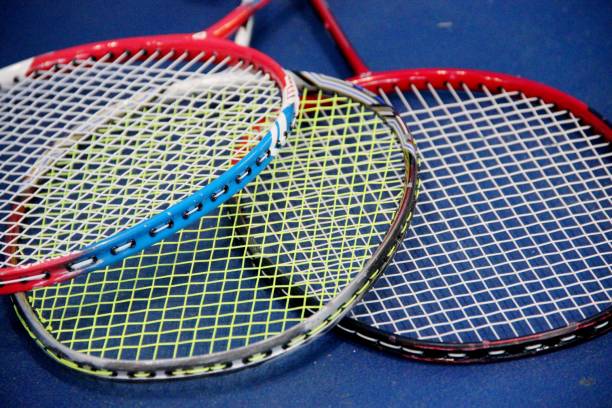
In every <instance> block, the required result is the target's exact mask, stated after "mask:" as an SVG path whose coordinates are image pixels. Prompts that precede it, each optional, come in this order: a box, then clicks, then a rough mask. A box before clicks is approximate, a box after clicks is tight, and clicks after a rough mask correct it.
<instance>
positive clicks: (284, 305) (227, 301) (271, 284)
mask: <svg viewBox="0 0 612 408" xmlns="http://www.w3.org/2000/svg"><path fill="white" fill-rule="evenodd" d="M295 75H296V81H295V82H296V83H297V84H298V89H299V90H300V94H301V104H300V109H299V110H298V112H299V113H298V117H297V121H296V125H295V127H294V130H293V131H292V133H291V135H290V138H291V142H290V143H287V145H286V146H284V147H282V148H280V150H279V157H278V158H277V160H275V161H274V162H273V163H272V164H271V166H270V167H268V168H267V169H266V170H264V171H263V172H262V173H261V174H260V176H259V177H258V178H256V179H255V180H253V181H252V182H251V183H249V185H248V186H247V187H246V188H245V189H244V190H242V191H241V192H240V193H238V194H236V195H235V196H234V197H233V198H232V199H231V200H229V201H228V202H226V203H225V204H224V205H223V206H221V207H219V208H218V209H217V210H215V211H214V212H213V213H211V214H209V215H206V216H204V217H202V218H201V219H200V220H199V222H198V223H197V224H195V225H194V226H192V227H188V228H184V229H182V230H180V231H179V232H178V233H177V234H175V235H173V236H172V237H169V238H167V239H165V240H163V241H161V242H159V243H157V244H155V245H153V246H151V247H149V248H147V249H145V250H144V251H142V252H140V253H138V254H137V255H133V256H131V257H128V258H126V259H124V260H123V261H122V262H121V263H120V264H119V265H116V266H112V267H107V268H106V269H103V270H97V271H93V272H91V273H88V274H85V275H81V276H78V277H76V278H75V279H73V280H70V281H67V282H63V283H61V284H59V285H54V286H50V287H45V288H40V289H36V290H33V291H31V292H28V293H19V294H17V295H16V296H14V297H13V300H14V304H15V309H16V311H17V314H18V316H19V317H20V319H21V321H22V323H23V324H24V326H25V327H26V329H27V330H28V332H29V333H30V335H31V336H32V337H33V338H34V339H35V340H36V343H37V344H38V345H39V346H41V347H42V349H43V350H44V351H45V352H46V353H47V354H49V355H50V356H51V357H52V358H54V359H55V360H57V361H58V362H60V363H61V364H63V365H65V366H67V367H70V368H72V369H74V370H78V371H81V372H84V373H87V374H90V375H95V376H100V377H104V378H112V379H125V380H157V379H167V378H179V377H185V376H194V375H206V374H213V373H221V372H228V371H232V370H236V369H240V368H243V367H246V366H250V365H254V364H257V363H261V362H263V361H266V360H269V359H271V358H273V357H277V356H280V355H283V354H285V353H287V352H289V351H291V350H295V349H297V348H298V347H299V346H302V345H303V344H306V343H307V342H308V341H311V340H312V339H314V338H316V337H317V336H318V335H320V334H321V333H323V332H324V331H326V330H327V329H329V328H330V327H332V326H333V325H334V324H335V323H336V322H337V321H338V320H339V319H340V318H341V317H342V316H343V315H344V314H345V313H346V312H347V311H348V309H349V308H350V307H351V306H352V305H353V304H355V302H357V301H358V299H359V298H360V297H361V296H362V295H363V293H364V292H365V291H366V289H367V288H368V287H369V286H370V285H371V284H372V282H373V281H374V279H375V278H376V276H377V275H378V274H379V273H380V272H381V271H382V269H383V268H384V265H385V264H386V262H388V260H389V259H390V257H391V256H392V254H393V252H394V250H395V248H396V247H397V244H398V242H400V241H401V239H402V237H403V236H404V234H405V232H406V229H407V225H408V221H409V220H410V217H411V213H412V208H413V205H414V200H415V196H416V159H415V153H414V146H413V144H412V139H411V138H410V135H409V134H408V133H407V132H406V128H405V126H404V124H403V122H402V121H401V120H400V119H399V117H397V116H396V115H395V114H394V112H393V110H392V109H391V108H390V107H388V106H386V105H384V104H381V101H380V100H379V99H378V98H377V97H375V96H374V95H372V94H370V93H369V92H367V91H364V90H361V89H360V88H358V87H355V86H354V85H352V84H350V83H347V82H344V81H340V80H337V79H334V78H329V77H326V76H321V75H316V74H309V73H297V74H295ZM247 142H248V141H247V140H242V141H240V142H239V143H238V146H237V148H238V147H239V145H240V144H241V143H247ZM246 246H248V247H249V249H250V250H251V251H254V250H257V252H258V253H259V254H260V255H261V256H260V258H262V259H266V260H267V261H269V262H268V263H264V262H261V263H254V262H253V257H252V255H249V254H248V253H247V252H246V251H245V247H246Z"/></svg>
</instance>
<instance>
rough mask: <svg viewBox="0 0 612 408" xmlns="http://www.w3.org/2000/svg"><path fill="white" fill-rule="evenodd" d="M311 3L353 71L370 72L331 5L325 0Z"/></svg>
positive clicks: (311, 1) (357, 72)
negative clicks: (341, 26) (343, 29)
mask: <svg viewBox="0 0 612 408" xmlns="http://www.w3.org/2000/svg"><path fill="white" fill-rule="evenodd" d="M310 4H312V7H313V8H314V9H315V10H316V12H317V14H318V15H319V17H320V18H321V20H322V21H323V25H324V26H325V29H326V30H327V31H328V32H329V33H330V34H331V36H332V38H333V39H334V41H335V42H336V46H338V48H340V52H341V53H342V55H344V58H345V59H346V60H347V61H348V63H349V65H350V67H351V68H352V70H353V72H355V73H356V74H365V73H369V72H370V69H369V68H368V67H367V66H366V64H365V63H364V62H363V60H362V59H361V57H359V55H358V54H357V51H355V48H354V47H353V45H352V44H351V42H350V41H349V39H348V38H346V35H345V34H344V32H342V29H341V28H340V25H339V24H338V21H337V20H336V18H335V17H334V15H333V14H332V13H331V11H330V10H329V6H328V5H327V3H326V2H325V0H310Z"/></svg>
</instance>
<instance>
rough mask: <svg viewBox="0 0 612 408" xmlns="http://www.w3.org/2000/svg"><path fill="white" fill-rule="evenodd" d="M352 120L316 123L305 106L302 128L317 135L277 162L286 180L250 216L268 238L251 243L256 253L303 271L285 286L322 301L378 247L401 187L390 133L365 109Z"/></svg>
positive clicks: (263, 193) (330, 118)
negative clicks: (352, 136)
mask: <svg viewBox="0 0 612 408" xmlns="http://www.w3.org/2000/svg"><path fill="white" fill-rule="evenodd" d="M331 103H332V101H325V104H331ZM333 103H337V102H336V101H333ZM351 117H352V118H354V119H355V120H353V122H354V123H351V124H350V126H343V127H338V126H334V121H335V112H334V110H332V111H331V112H330V113H328V114H326V115H322V114H319V115H318V116H315V117H311V115H309V111H308V108H307V107H305V108H303V116H302V117H301V120H302V123H301V124H302V127H303V126H306V127H307V128H314V129H317V131H316V132H312V133H311V137H312V138H313V139H312V140H301V141H300V142H302V143H301V145H296V146H295V153H294V154H292V157H293V158H295V159H294V160H282V161H279V162H278V163H275V164H274V167H275V170H276V174H281V175H282V176H281V177H278V176H277V177H275V179H274V182H275V184H273V185H271V186H268V185H263V186H265V187H267V190H264V189H263V188H260V190H258V191H256V192H254V194H253V196H254V197H255V198H254V199H253V208H254V209H256V210H257V217H254V218H253V217H250V224H251V225H254V224H255V225H258V226H260V228H261V231H262V232H261V234H258V235H256V236H254V237H253V238H255V239H254V240H253V241H251V248H257V252H258V253H259V254H260V255H261V256H262V257H265V258H266V259H267V260H268V261H269V263H271V264H272V265H274V270H275V271H276V270H282V269H283V268H285V267H288V266H289V263H290V267H291V268H297V270H299V271H300V273H297V274H293V275H292V281H291V282H289V284H288V285H287V286H288V287H290V288H292V289H294V290H297V291H298V292H300V291H301V292H302V293H308V294H309V296H310V297H313V296H314V297H316V298H317V299H318V300H319V301H320V302H323V301H325V300H326V299H328V298H329V297H331V296H333V295H334V294H335V293H336V292H337V288H336V285H337V284H338V276H344V277H345V280H346V281H348V280H349V279H350V277H351V271H352V270H353V269H354V268H355V266H356V265H359V264H360V262H362V259H363V256H364V255H367V254H368V253H369V251H371V248H372V247H373V246H375V245H376V244H378V243H379V242H378V241H377V239H379V238H380V237H381V235H380V231H381V230H383V229H384V228H386V226H388V224H389V221H388V220H389V219H390V217H392V216H393V213H392V211H391V210H390V209H395V208H396V207H397V204H398V189H400V190H401V188H402V181H403V180H402V175H401V174H402V171H401V169H403V167H402V163H403V157H402V153H401V149H399V148H398V146H399V145H398V144H397V143H398V142H397V140H395V139H393V138H392V137H391V134H390V131H389V128H388V127H386V125H384V123H383V122H382V121H381V120H380V119H379V118H376V117H375V115H373V114H372V113H371V112H367V114H366V112H365V111H364V110H363V108H361V109H360V110H358V111H355V112H354V113H352V114H351ZM352 134H355V135H359V136H360V137H359V138H351V135H352ZM370 135H371V137H370ZM306 146H308V148H306ZM373 152H374V153H373ZM338 158H341V160H338ZM398 168H399V169H400V170H399V171H398V170H397V169H398ZM394 169H395V171H394ZM258 186H262V185H258ZM263 186H262V187H263ZM275 192H277V193H276V194H275ZM260 197H261V198H260ZM274 197H278V198H274ZM287 201H288V202H289V203H291V206H287V205H286V204H284V203H283V202H287ZM263 206H265V207H263ZM385 210H388V211H389V214H387V217H385V216H383V213H385ZM264 213H265V214H266V217H265V218H260V216H261V214H264ZM254 241H256V242H254ZM302 253H305V254H308V255H307V256H300V254H302ZM339 270H340V271H341V272H339Z"/></svg>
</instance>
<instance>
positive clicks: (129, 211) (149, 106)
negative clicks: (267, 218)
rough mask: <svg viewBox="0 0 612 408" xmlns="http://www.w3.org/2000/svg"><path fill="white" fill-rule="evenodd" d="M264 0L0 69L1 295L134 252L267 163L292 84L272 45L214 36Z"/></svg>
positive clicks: (286, 119)
mask: <svg viewBox="0 0 612 408" xmlns="http://www.w3.org/2000/svg"><path fill="white" fill-rule="evenodd" d="M267 2H268V0H261V1H247V2H244V4H242V5H241V6H239V7H238V8H236V9H235V10H234V11H233V12H231V13H230V14H229V15H228V16H227V17H226V18H224V19H222V20H221V21H219V22H218V23H216V24H214V25H213V26H211V27H210V29H209V30H208V31H205V32H200V33H196V34H178V35H161V36H151V37H138V38H127V39H119V40H113V41H104V42H99V43H94V44H86V45H81V46H76V47H72V48H68V49H65V50H61V51H55V52H51V53H48V54H43V55H40V56H37V57H34V58H30V59H28V60H25V61H22V62H19V63H16V64H14V65H11V66H9V67H5V68H3V69H0V86H1V88H0V129H1V130H0V151H1V153H0V154H1V157H0V163H1V164H0V170H1V173H2V174H1V175H0V195H1V197H0V198H1V201H0V234H1V236H0V294H6V293H12V292H16V291H24V290H29V289H31V288H34V287H40V286H43V285H50V284H53V283H57V282H60V281H63V280H66V279H70V278H73V277H74V276H76V275H78V274H81V273H84V272H90V271H92V270H95V269H100V268H104V267H105V266H107V265H109V264H112V263H114V262H118V261H120V260H121V259H124V258H125V257H127V256H130V255H132V254H134V253H136V252H138V251H141V250H142V249H143V248H146V247H148V246H150V245H152V244H153V243H155V242H158V241H160V240H163V239H165V238H167V237H169V236H170V235H172V234H174V233H175V232H176V231H178V230H180V229H181V228H184V227H185V226H187V225H189V224H191V223H193V222H194V221H196V220H197V219H198V218H199V217H200V216H202V215H204V214H206V213H208V212H210V211H211V210H213V209H214V208H216V207H217V206H219V205H221V204H222V203H223V202H225V201H226V200H227V199H228V198H229V197H231V196H232V195H233V194H235V193H236V192H237V191H238V190H240V189H241V188H242V187H244V186H245V185H246V184H247V183H248V182H250V181H251V180H252V179H253V178H254V177H255V176H256V175H257V174H258V173H260V172H261V170H262V169H264V168H265V167H266V166H267V164H268V163H269V162H270V161H271V159H272V157H273V156H274V155H275V153H276V149H277V148H278V146H279V145H280V144H281V143H282V142H283V140H284V137H285V133H286V130H287V128H288V126H289V125H290V123H291V122H292V120H293V118H294V115H295V109H296V105H297V101H298V99H297V95H296V90H295V85H294V84H293V82H292V81H291V79H290V78H289V77H287V76H286V74H285V73H284V71H283V70H282V69H281V68H280V67H279V66H278V64H276V63H275V62H274V61H273V60H272V59H271V58H269V57H267V56H266V55H264V54H262V53H260V52H258V51H255V50H252V49H248V48H244V47H240V46H238V45H235V44H233V43H231V42H229V41H225V40H222V39H220V38H217V37H225V36H227V35H229V34H231V33H232V32H233V31H234V30H235V29H237V28H238V27H239V26H240V24H242V23H243V22H244V21H246V19H247V18H248V16H249V15H251V14H252V13H253V12H254V11H255V10H256V9H258V8H260V7H261V6H263V5H264V4H266V3H267ZM245 141H246V143H243V142H245Z"/></svg>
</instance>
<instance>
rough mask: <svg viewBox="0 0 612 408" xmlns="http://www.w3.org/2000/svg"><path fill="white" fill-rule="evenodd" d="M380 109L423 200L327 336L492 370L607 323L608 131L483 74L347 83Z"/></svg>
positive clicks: (563, 99)
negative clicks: (413, 149)
mask: <svg viewBox="0 0 612 408" xmlns="http://www.w3.org/2000/svg"><path fill="white" fill-rule="evenodd" d="M352 81H354V82H355V83H357V84H359V85H361V86H363V87H365V88H367V89H369V90H371V91H373V92H377V93H379V95H381V97H382V98H383V99H384V100H385V101H386V102H387V103H389V104H392V105H393V106H394V107H395V108H396V109H397V110H398V111H400V112H401V113H400V115H401V117H402V119H403V120H404V121H405V122H406V125H407V126H408V128H409V131H410V132H411V133H412V134H413V135H414V137H415V139H416V140H417V143H418V145H419V151H420V152H421V158H422V166H421V171H420V178H421V180H422V183H423V191H422V194H421V197H420V204H419V207H418V208H417V209H416V211H415V218H414V220H413V222H412V228H411V230H410V232H409V233H408V235H407V237H406V239H405V240H404V242H403V244H402V246H401V248H400V249H398V252H397V254H396V255H395V258H394V259H393V261H392V262H391V263H390V265H389V267H388V268H387V269H386V270H385V272H384V273H383V275H382V277H381V278H380V279H379V280H378V281H377V282H376V283H375V285H374V286H373V288H372V290H371V291H369V292H368V293H367V294H366V295H365V296H364V298H363V299H362V301H361V302H360V303H359V304H358V305H357V306H355V307H354V308H353V309H352V310H351V312H350V313H349V315H348V316H347V317H346V318H345V319H343V320H342V322H341V323H340V324H339V328H341V329H343V330H344V332H346V333H349V334H350V335H352V336H356V337H357V338H359V339H361V340H364V341H365V342H367V343H370V344H373V345H375V346H377V347H379V348H381V349H385V350H388V351H391V352H394V353H398V354H401V355H403V356H405V357H409V358H412V359H418V360H424V361H435V362H446V363H472V362H492V361H499V360H504V359H509V358H516V357H523V356H530V355H534V354H538V353H542V352H547V351H551V350H555V349H559V348H563V347H567V346H571V345H573V344H577V343H580V342H582V341H585V340H588V339H590V338H593V337H596V336H598V335H602V334H604V333H606V332H607V331H608V330H610V327H611V326H612V323H611V319H612V274H611V273H610V270H609V265H610V263H611V262H612V244H611V242H612V226H611V225H610V219H611V218H612V211H611V208H612V204H611V200H612V189H611V186H612V183H611V181H612V176H611V174H612V149H611V145H610V142H611V141H612V130H611V128H610V126H609V124H608V123H607V122H606V121H605V119H603V118H601V117H600V116H599V115H598V114H597V113H595V111H593V110H592V109H590V108H589V107H588V106H587V105H586V104H585V103H583V102H581V101H579V100H577V99H575V98H573V97H571V96H569V95H567V94H565V93H563V92H561V91H558V90H556V89H554V88H551V87H548V86H546V85H543V84H540V83H537V82H534V81H530V80H526V79H522V78H517V77H513V76H510V75H506V74H500V73H495V72H488V71H478V70H468V69H447V68H437V69H436V68H433V69H409V70H396V71H388V72H379V73H366V74H362V75H360V76H358V77H355V78H353V79H352Z"/></svg>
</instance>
